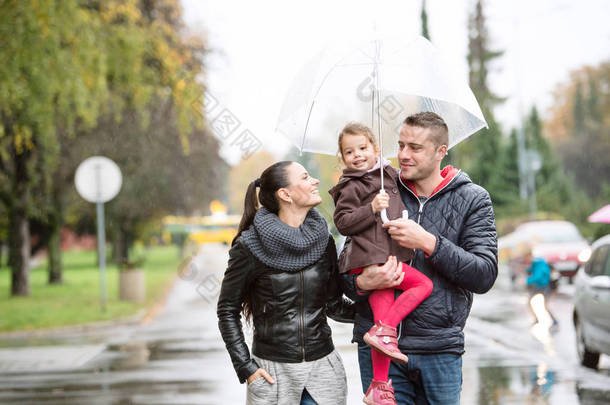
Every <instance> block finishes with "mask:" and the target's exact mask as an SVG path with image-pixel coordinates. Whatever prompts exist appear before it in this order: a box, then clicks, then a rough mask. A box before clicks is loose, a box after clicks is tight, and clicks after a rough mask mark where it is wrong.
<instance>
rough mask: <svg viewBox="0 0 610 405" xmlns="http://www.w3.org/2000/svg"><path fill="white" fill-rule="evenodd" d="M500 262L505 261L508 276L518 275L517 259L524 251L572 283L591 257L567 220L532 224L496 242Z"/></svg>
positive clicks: (519, 227)
mask: <svg viewBox="0 0 610 405" xmlns="http://www.w3.org/2000/svg"><path fill="white" fill-rule="evenodd" d="M498 248H499V250H500V257H501V259H504V260H508V263H509V265H510V266H511V274H513V275H515V274H518V273H519V272H520V271H522V269H520V268H518V267H519V263H520V261H521V256H522V255H523V253H524V251H525V250H526V249H527V248H531V249H532V250H533V253H534V256H537V257H543V258H544V259H545V260H546V261H547V263H548V264H549V266H551V268H552V269H554V270H556V271H558V272H559V273H560V274H561V276H563V277H567V278H569V279H570V281H571V280H572V278H573V277H574V275H576V272H577V271H578V268H579V267H580V266H581V265H582V264H583V263H585V262H586V261H587V260H588V259H589V256H590V254H591V249H590V247H589V244H588V243H587V241H586V240H585V238H583V236H582V235H581V234H580V232H579V231H578V228H576V226H575V225H574V224H573V223H571V222H567V221H532V222H525V223H523V224H521V225H519V226H518V227H517V228H516V229H515V231H514V232H511V233H509V234H508V235H505V236H503V237H501V238H500V239H499V240H498Z"/></svg>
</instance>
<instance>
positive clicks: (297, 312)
mask: <svg viewBox="0 0 610 405" xmlns="http://www.w3.org/2000/svg"><path fill="white" fill-rule="evenodd" d="M248 295H249V298H250V303H251V311H252V321H253V326H254V336H253V342H252V353H253V354H254V355H256V356H258V357H261V358H264V359H267V360H272V361H278V362H285V363H297V362H301V361H312V360H317V359H319V358H322V357H324V356H326V355H328V354H329V353H331V352H332V351H333V350H334V345H333V341H332V338H331V330H330V327H329V326H328V323H327V322H326V317H327V316H330V317H331V318H333V319H334V320H336V321H339V322H353V319H354V309H353V305H352V303H351V302H350V301H349V300H347V299H346V298H343V295H342V290H341V288H340V280H339V273H338V269H337V253H336V249H335V243H334V241H333V239H332V237H330V238H329V242H328V246H327V248H326V252H325V254H324V255H323V256H322V257H321V258H320V259H319V260H318V261H317V262H316V263H314V264H313V265H311V266H309V267H306V268H304V269H302V270H299V271H282V270H276V269H273V268H271V267H268V266H266V265H265V264H263V263H262V262H260V261H259V260H257V259H256V258H255V257H254V256H253V255H252V253H251V252H250V250H249V249H248V248H247V247H246V246H245V245H244V244H243V243H242V242H241V240H240V239H239V238H238V239H237V240H236V241H235V243H234V245H233V246H232V247H231V250H230V252H229V264H228V267H227V270H226V272H225V275H224V279H223V281H222V287H221V290H220V297H219V299H218V308H217V310H218V327H219V329H220V333H221V335H222V338H223V339H224V342H225V344H226V347H227V350H228V351H229V355H230V356H231V361H232V362H233V367H234V368H235V371H236V372H237V376H238V378H239V380H240V382H242V383H243V382H244V381H245V380H246V379H247V378H248V377H249V376H250V375H252V374H253V373H254V372H255V371H256V370H257V369H258V368H259V365H258V364H257V363H256V361H255V360H254V359H252V358H251V356H250V352H249V351H248V346H247V345H246V342H245V340H244V334H243V331H242V324H241V311H242V304H243V302H244V301H245V299H246V297H247V296H248Z"/></svg>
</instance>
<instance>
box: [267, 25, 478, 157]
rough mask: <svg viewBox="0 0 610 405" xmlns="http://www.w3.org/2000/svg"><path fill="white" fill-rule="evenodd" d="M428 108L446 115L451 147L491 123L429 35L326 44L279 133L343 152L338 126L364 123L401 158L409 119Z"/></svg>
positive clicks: (293, 94) (302, 145)
mask: <svg viewBox="0 0 610 405" xmlns="http://www.w3.org/2000/svg"><path fill="white" fill-rule="evenodd" d="M420 111H433V112H436V113H437V114H439V115H440V116H441V117H443V119H444V120H445V122H447V125H448V127H449V147H452V146H455V145H456V144H457V143H459V142H460V141H462V140H463V139H465V138H467V137H468V136H470V135H471V134H473V133H475V132H476V131H478V130H479V129H481V128H483V127H486V126H487V124H486V122H485V119H484V118H483V114H482V112H481V109H480V107H479V105H478V103H477V101H476V99H475V97H474V95H473V94H472V91H471V90H470V88H469V87H468V84H467V82H466V78H464V77H462V76H460V75H459V74H458V73H456V70H455V69H454V67H453V65H452V64H451V62H450V61H448V60H447V59H446V58H445V57H443V55H441V54H440V52H439V51H438V50H437V49H436V48H435V47H434V46H433V45H432V44H431V43H430V42H429V41H428V40H426V39H425V38H423V37H416V38H414V39H412V40H410V41H408V40H403V39H377V40H373V41H370V42H367V43H365V44H363V45H361V46H359V47H356V48H351V49H345V50H337V49H325V50H324V51H322V52H320V53H319V54H318V55H316V56H315V57H314V58H312V59H311V60H310V61H309V62H308V63H307V64H306V65H304V66H303V68H302V69H301V71H300V72H299V74H298V75H297V76H296V78H295V80H294V82H293V85H292V88H291V89H290V90H289V91H288V93H287V94H286V97H285V99H284V103H283V106H282V109H281V112H280V116H279V119H278V124H277V131H278V132H279V133H280V134H281V135H282V136H285V137H287V138H288V139H290V140H292V142H293V143H294V144H295V145H296V147H297V148H298V149H299V150H300V151H307V152H314V153H323V154H335V153H336V152H337V135H338V132H339V131H340V130H341V128H343V126H344V125H345V124H346V123H347V122H349V121H359V122H362V123H364V124H366V125H368V126H369V127H371V128H372V129H373V130H374V132H376V133H377V135H379V136H381V143H382V145H383V155H384V156H396V152H397V139H398V133H399V132H400V127H401V125H402V121H403V120H404V119H405V118H406V117H407V116H408V115H410V114H412V113H416V112H420ZM384 141H385V142H384Z"/></svg>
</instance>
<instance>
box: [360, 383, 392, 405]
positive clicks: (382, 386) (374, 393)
mask: <svg viewBox="0 0 610 405" xmlns="http://www.w3.org/2000/svg"><path fill="white" fill-rule="evenodd" d="M362 402H364V403H365V404H368V405H396V398H394V388H393V387H392V380H390V381H388V382H385V381H375V380H373V381H371V385H369V389H368V390H367V391H366V395H365V396H364V399H363V400H362Z"/></svg>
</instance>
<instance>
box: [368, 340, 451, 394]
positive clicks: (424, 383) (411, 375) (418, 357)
mask: <svg viewBox="0 0 610 405" xmlns="http://www.w3.org/2000/svg"><path fill="white" fill-rule="evenodd" d="M407 355H408V356H409V362H408V363H407V364H395V363H394V362H392V363H391V364H390V375H389V378H390V379H391V380H392V386H393V387H394V392H395V396H396V402H397V403H398V404H400V405H406V404H410V405H415V404H430V405H441V404H442V405H459V403H460V393H461V391H462V356H459V355H457V354H448V353H442V354H409V353H407ZM358 363H359V364H360V378H361V380H362V391H363V392H365V393H366V390H367V389H368V388H369V385H370V383H371V380H372V379H373V363H372V362H371V349H370V347H369V346H368V345H358Z"/></svg>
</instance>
